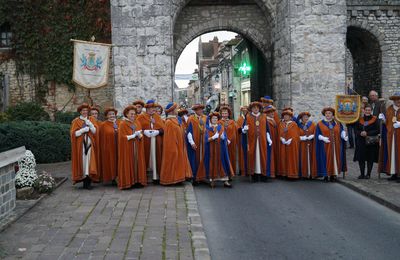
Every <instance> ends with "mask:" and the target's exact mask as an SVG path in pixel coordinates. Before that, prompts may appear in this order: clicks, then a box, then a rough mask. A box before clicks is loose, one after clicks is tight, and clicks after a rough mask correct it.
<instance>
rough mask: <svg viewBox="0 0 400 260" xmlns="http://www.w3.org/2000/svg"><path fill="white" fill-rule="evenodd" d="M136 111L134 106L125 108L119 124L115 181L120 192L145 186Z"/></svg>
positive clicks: (139, 128)
mask: <svg viewBox="0 0 400 260" xmlns="http://www.w3.org/2000/svg"><path fill="white" fill-rule="evenodd" d="M136 111H137V107H136V106H133V105H130V106H128V107H126V108H125V109H124V111H123V115H124V119H123V120H122V121H121V123H120V124H119V129H118V176H117V180H118V188H119V189H120V190H122V189H129V188H131V187H132V186H134V185H138V186H146V185H147V175H146V161H145V156H144V145H143V135H142V127H141V125H140V123H139V121H138V120H137V119H136Z"/></svg>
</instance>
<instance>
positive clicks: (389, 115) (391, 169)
mask: <svg viewBox="0 0 400 260" xmlns="http://www.w3.org/2000/svg"><path fill="white" fill-rule="evenodd" d="M394 117H396V120H397V121H400V109H399V110H397V114H396V111H395V110H394V108H393V105H391V106H389V107H388V109H387V110H386V131H387V134H386V139H387V146H386V147H387V159H386V162H387V163H386V167H385V168H386V172H387V173H389V174H400V128H397V129H395V128H394V127H393V118H394ZM393 159H394V162H393Z"/></svg>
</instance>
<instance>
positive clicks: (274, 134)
mask: <svg viewBox="0 0 400 260" xmlns="http://www.w3.org/2000/svg"><path fill="white" fill-rule="evenodd" d="M264 113H265V115H266V116H267V132H268V133H269V135H270V138H271V142H272V144H271V145H267V177H270V178H275V175H276V166H277V165H278V161H277V159H278V158H279V141H278V140H279V138H278V126H279V122H276V121H275V114H276V108H275V107H273V106H271V105H269V106H266V107H264Z"/></svg>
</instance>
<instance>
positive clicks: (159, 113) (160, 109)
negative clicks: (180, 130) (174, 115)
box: [155, 103, 164, 118]
mask: <svg viewBox="0 0 400 260" xmlns="http://www.w3.org/2000/svg"><path fill="white" fill-rule="evenodd" d="M155 108H156V113H157V115H159V116H160V117H161V118H163V115H162V114H163V112H164V111H163V110H164V109H163V107H162V106H161V105H160V104H158V103H156V105H155Z"/></svg>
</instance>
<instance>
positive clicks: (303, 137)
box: [300, 135, 308, 141]
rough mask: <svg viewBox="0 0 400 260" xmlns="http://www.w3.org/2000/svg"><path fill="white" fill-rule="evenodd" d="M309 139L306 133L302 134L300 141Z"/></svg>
mask: <svg viewBox="0 0 400 260" xmlns="http://www.w3.org/2000/svg"><path fill="white" fill-rule="evenodd" d="M307 140H308V139H307V136H305V135H302V136H300V141H307Z"/></svg>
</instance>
